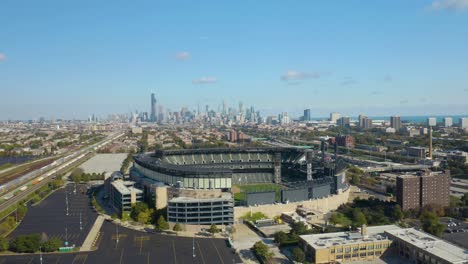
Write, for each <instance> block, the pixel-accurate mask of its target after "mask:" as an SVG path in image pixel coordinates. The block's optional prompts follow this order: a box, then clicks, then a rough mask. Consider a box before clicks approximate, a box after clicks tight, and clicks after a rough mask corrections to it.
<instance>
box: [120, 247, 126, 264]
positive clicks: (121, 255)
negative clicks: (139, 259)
mask: <svg viewBox="0 0 468 264" xmlns="http://www.w3.org/2000/svg"><path fill="white" fill-rule="evenodd" d="M124 249H125V248H122V251H121V253H120V261H119V263H120V264H122V257H123V253H124Z"/></svg>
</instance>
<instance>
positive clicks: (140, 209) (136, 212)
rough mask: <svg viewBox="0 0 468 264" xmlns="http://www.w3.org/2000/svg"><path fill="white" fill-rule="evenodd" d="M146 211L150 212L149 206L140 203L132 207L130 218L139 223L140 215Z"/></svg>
mask: <svg viewBox="0 0 468 264" xmlns="http://www.w3.org/2000/svg"><path fill="white" fill-rule="evenodd" d="M146 211H148V204H146V203H143V202H138V203H136V204H134V205H133V206H132V209H131V210H130V217H131V218H132V219H133V220H135V221H138V216H139V215H140V213H141V212H146Z"/></svg>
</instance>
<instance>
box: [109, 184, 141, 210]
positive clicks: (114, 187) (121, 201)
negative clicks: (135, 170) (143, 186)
mask: <svg viewBox="0 0 468 264" xmlns="http://www.w3.org/2000/svg"><path fill="white" fill-rule="evenodd" d="M134 184H135V182H132V181H123V180H116V181H113V182H111V184H110V193H109V203H110V205H111V206H112V208H113V209H114V210H115V211H116V213H117V214H119V215H120V216H122V214H124V213H129V212H130V210H131V208H132V205H133V204H136V203H137V202H143V191H142V190H140V189H137V188H135V187H133V185H134Z"/></svg>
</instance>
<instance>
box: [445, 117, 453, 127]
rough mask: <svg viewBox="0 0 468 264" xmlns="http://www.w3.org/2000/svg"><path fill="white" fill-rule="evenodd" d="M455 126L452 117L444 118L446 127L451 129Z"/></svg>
mask: <svg viewBox="0 0 468 264" xmlns="http://www.w3.org/2000/svg"><path fill="white" fill-rule="evenodd" d="M452 125H453V119H452V118H451V117H444V127H451V126H452Z"/></svg>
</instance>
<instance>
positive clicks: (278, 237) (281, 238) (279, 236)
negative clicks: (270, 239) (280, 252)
mask: <svg viewBox="0 0 468 264" xmlns="http://www.w3.org/2000/svg"><path fill="white" fill-rule="evenodd" d="M274 238H275V243H278V244H283V243H285V242H286V241H287V240H288V234H286V233H285V232H283V231H279V232H276V233H275V234H274Z"/></svg>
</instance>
